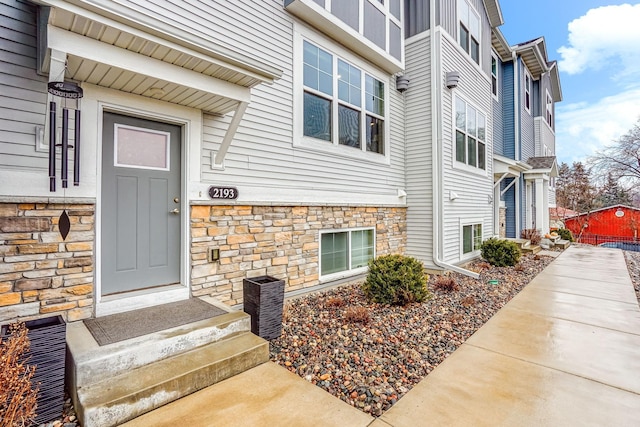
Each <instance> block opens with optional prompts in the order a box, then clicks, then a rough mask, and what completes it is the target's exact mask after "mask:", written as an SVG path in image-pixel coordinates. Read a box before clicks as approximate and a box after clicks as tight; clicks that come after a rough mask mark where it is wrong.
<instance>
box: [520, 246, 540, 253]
mask: <svg viewBox="0 0 640 427" xmlns="http://www.w3.org/2000/svg"><path fill="white" fill-rule="evenodd" d="M521 249H522V252H523V253H532V254H537V253H538V252H540V251H541V250H542V248H541V247H540V246H538V245H528V246H526V247H524V248H521Z"/></svg>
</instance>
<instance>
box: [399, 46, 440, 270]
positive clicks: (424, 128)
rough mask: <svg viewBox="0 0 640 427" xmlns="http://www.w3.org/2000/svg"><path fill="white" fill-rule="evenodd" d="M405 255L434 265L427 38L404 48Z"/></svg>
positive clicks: (429, 55) (429, 68)
mask: <svg viewBox="0 0 640 427" xmlns="http://www.w3.org/2000/svg"><path fill="white" fill-rule="evenodd" d="M406 49H407V51H406V55H405V64H406V67H407V68H406V71H407V74H408V75H409V76H410V77H411V86H410V89H409V90H408V91H407V92H406V94H405V97H406V114H405V120H406V122H405V123H406V136H405V138H406V140H405V143H406V146H407V158H406V171H407V178H406V182H407V205H408V206H409V208H408V210H407V253H408V254H409V255H411V256H414V257H417V258H418V259H420V260H421V261H423V262H425V263H426V264H427V265H432V264H433V209H432V206H433V202H432V200H433V182H432V167H433V162H432V156H431V150H432V144H431V137H432V127H433V126H432V123H431V74H430V73H431V52H430V36H428V37H425V38H421V39H419V40H416V41H414V42H412V43H409V44H407V45H406Z"/></svg>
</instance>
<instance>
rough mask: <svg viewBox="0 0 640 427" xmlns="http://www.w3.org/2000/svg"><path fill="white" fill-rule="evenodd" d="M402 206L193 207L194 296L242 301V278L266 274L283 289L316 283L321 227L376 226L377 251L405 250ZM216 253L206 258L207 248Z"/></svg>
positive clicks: (235, 302) (287, 289) (317, 278)
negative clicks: (282, 284) (281, 283)
mask: <svg viewBox="0 0 640 427" xmlns="http://www.w3.org/2000/svg"><path fill="white" fill-rule="evenodd" d="M405 224H406V209H405V208H398V207H349V206H347V207H342V206H340V207H336V206H297V207H291V206H192V207H191V224H190V225H191V286H192V292H193V294H194V295H196V296H201V295H211V296H214V297H217V298H218V299H220V300H221V301H223V302H225V303H227V304H230V305H235V304H239V303H242V279H244V278H246V277H256V276H262V275H269V276H273V277H276V278H278V279H284V280H285V290H286V291H292V290H296V289H301V288H307V287H311V286H315V285H318V284H319V283H320V281H319V279H320V277H319V238H320V231H321V230H327V229H352V228H374V229H375V230H376V232H375V234H376V254H377V255H382V254H387V253H404V251H405V247H406V225H405ZM211 248H217V249H219V251H220V259H219V260H218V261H214V262H209V261H208V259H207V253H208V251H209V249H211Z"/></svg>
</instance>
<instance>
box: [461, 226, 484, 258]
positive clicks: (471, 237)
mask: <svg viewBox="0 0 640 427" xmlns="http://www.w3.org/2000/svg"><path fill="white" fill-rule="evenodd" d="M481 245H482V224H468V225H463V226H462V254H463V255H465V254H471V253H473V252H476V251H479V250H480V246H481Z"/></svg>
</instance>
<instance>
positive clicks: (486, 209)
mask: <svg viewBox="0 0 640 427" xmlns="http://www.w3.org/2000/svg"><path fill="white" fill-rule="evenodd" d="M440 34H441V37H440V38H439V43H441V52H442V60H441V66H442V70H443V78H444V70H457V71H459V72H460V84H459V85H458V87H457V88H456V89H454V90H448V89H446V87H444V85H443V95H442V149H443V163H444V164H443V170H442V174H443V179H444V184H443V185H444V192H443V193H444V194H443V195H442V202H443V206H444V218H443V222H444V224H443V229H444V248H443V260H444V261H445V262H449V263H457V262H459V261H460V257H461V253H460V252H461V249H460V248H461V244H462V230H461V227H460V221H463V222H466V221H472V220H479V221H480V222H481V223H482V231H483V239H485V238H488V237H489V236H490V235H491V234H492V232H493V227H492V224H493V205H492V204H491V203H490V199H489V198H490V196H491V195H492V194H493V134H492V128H493V125H492V114H491V113H492V97H491V81H490V79H489V77H488V76H487V75H486V74H485V73H484V72H482V71H481V70H479V69H478V67H477V65H476V64H475V63H474V62H472V60H471V59H470V57H469V56H468V55H467V54H466V52H463V51H462V50H461V49H460V47H459V46H458V44H457V42H456V41H455V40H453V39H452V38H451V37H450V36H448V35H447V34H446V33H440ZM456 94H458V95H460V96H461V97H463V98H464V99H465V100H466V101H467V102H470V103H471V104H472V105H474V106H475V107H476V108H478V109H479V110H480V111H482V112H483V113H484V114H485V116H486V120H487V123H486V128H487V129H486V132H487V136H486V140H487V141H486V144H487V145H486V156H487V158H486V168H487V169H486V171H481V170H479V169H477V173H475V172H472V171H469V170H468V169H467V168H462V167H458V165H456V164H455V162H456V160H455V143H454V141H455V134H454V117H453V116H454V113H453V105H454V104H453V100H454V97H455V95H456ZM451 191H453V192H455V193H456V194H457V195H458V197H457V198H456V199H455V200H450V198H449V195H450V192H451Z"/></svg>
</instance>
